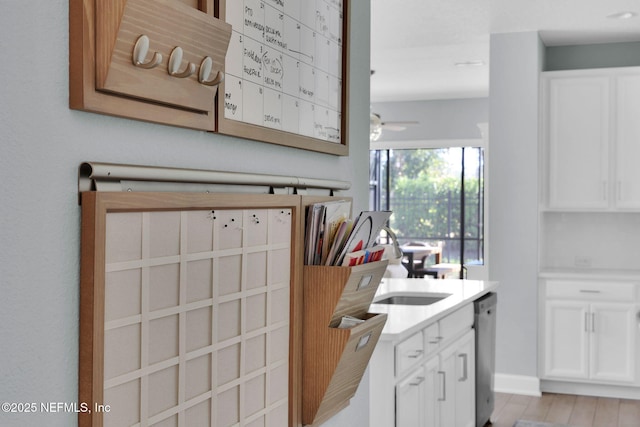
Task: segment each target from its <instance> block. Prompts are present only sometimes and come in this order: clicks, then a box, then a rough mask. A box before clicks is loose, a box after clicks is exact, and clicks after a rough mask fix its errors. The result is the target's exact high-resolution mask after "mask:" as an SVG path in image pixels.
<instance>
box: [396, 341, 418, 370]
mask: <svg viewBox="0 0 640 427" xmlns="http://www.w3.org/2000/svg"><path fill="white" fill-rule="evenodd" d="M423 355H424V345H423V342H422V332H418V333H415V334H413V335H411V337H409V338H407V339H406V340H404V341H402V342H401V343H400V344H398V345H396V377H400V376H401V375H402V374H403V373H404V372H405V371H406V370H407V369H409V368H411V367H412V366H413V365H415V364H416V363H417V362H418V361H419V360H421V359H422V357H423Z"/></svg>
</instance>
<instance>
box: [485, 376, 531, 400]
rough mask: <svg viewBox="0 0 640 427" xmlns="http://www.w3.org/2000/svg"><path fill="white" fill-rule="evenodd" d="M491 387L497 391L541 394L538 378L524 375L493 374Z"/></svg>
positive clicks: (526, 394)
mask: <svg viewBox="0 0 640 427" xmlns="http://www.w3.org/2000/svg"><path fill="white" fill-rule="evenodd" d="M493 381H494V384H493V388H494V391H496V392H498V393H508V394H522V395H525V396H541V395H542V392H541V391H540V379H539V378H538V377H528V376H524V375H509V374H497V373H496V374H494V376H493Z"/></svg>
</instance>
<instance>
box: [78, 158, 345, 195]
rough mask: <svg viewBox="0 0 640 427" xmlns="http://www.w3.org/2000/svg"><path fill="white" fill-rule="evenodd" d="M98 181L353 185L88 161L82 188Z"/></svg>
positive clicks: (80, 179)
mask: <svg viewBox="0 0 640 427" xmlns="http://www.w3.org/2000/svg"><path fill="white" fill-rule="evenodd" d="M94 181H114V182H118V181H152V182H172V183H199V184H227V185H259V186H269V187H276V188H281V187H294V188H322V189H328V190H348V189H349V188H350V187H351V184H350V183H349V182H346V181H337V180H328V179H317V178H303V177H294V176H282V175H263V174H248V173H239V172H221V171H210V170H201V169H180V168H170V167H158V166H140V165H121V164H114V163H98V162H86V163H83V164H81V165H80V169H79V174H78V189H79V191H80V192H82V191H91V190H94V189H95V187H94V186H93V182H94Z"/></svg>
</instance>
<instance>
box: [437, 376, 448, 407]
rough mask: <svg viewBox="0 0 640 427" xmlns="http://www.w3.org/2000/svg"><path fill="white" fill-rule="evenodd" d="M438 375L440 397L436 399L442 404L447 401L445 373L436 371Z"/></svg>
mask: <svg viewBox="0 0 640 427" xmlns="http://www.w3.org/2000/svg"><path fill="white" fill-rule="evenodd" d="M438 375H440V381H441V382H440V391H441V393H440V395H441V396H442V397H439V398H438V401H439V402H444V401H446V400H447V382H446V381H447V373H446V372H444V371H438Z"/></svg>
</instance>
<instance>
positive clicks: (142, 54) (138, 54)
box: [131, 34, 162, 69]
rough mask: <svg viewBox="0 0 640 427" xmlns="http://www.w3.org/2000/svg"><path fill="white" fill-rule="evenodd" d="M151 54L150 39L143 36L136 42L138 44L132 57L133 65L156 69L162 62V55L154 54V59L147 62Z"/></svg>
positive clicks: (134, 47)
mask: <svg viewBox="0 0 640 427" xmlns="http://www.w3.org/2000/svg"><path fill="white" fill-rule="evenodd" d="M148 53H149V37H147V36H146V35H144V34H143V35H141V36H140V37H138V40H136V44H135V45H134V46H133V55H132V56H131V62H133V65H135V66H136V67H140V68H146V69H150V68H153V67H156V66H157V65H158V64H160V63H161V62H162V54H161V53H159V52H154V53H153V57H152V58H151V59H150V60H148V61H146V62H145V59H146V57H147V54H148Z"/></svg>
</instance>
